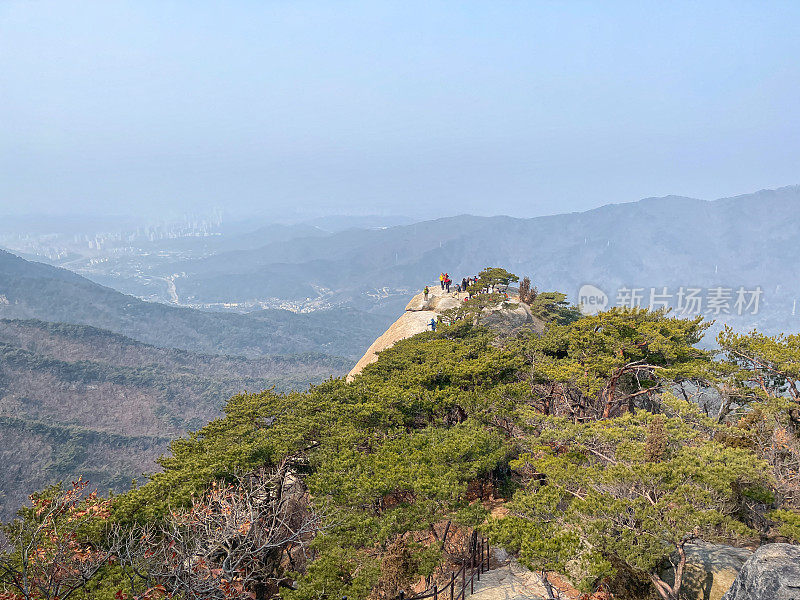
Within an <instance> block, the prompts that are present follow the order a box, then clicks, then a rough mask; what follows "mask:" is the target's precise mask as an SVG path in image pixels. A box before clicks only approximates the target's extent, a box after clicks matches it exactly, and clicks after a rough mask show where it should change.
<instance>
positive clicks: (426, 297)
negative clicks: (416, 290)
mask: <svg viewBox="0 0 800 600" xmlns="http://www.w3.org/2000/svg"><path fill="white" fill-rule="evenodd" d="M423 291H424V293H425V300H427V299H428V294H429V293H430V290H429V289H428V286H427V285H426V286H425V290H423Z"/></svg>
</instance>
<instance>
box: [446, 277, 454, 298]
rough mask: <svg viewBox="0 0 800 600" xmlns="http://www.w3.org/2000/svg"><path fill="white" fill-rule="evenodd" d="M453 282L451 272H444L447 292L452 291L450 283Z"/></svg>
mask: <svg viewBox="0 0 800 600" xmlns="http://www.w3.org/2000/svg"><path fill="white" fill-rule="evenodd" d="M451 283H453V280H452V279H450V274H449V273H445V274H444V287H445V288H446V289H447V293H448V294H449V293H450V284H451Z"/></svg>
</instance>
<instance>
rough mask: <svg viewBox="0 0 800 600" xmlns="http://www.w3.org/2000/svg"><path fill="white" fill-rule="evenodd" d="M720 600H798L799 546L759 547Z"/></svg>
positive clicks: (769, 545)
mask: <svg viewBox="0 0 800 600" xmlns="http://www.w3.org/2000/svg"><path fill="white" fill-rule="evenodd" d="M722 598H723V600H800V546H795V545H792V544H767V545H765V546H761V547H760V548H759V549H758V550H756V551H755V552H754V553H753V555H752V556H751V557H750V558H749V559H747V562H746V563H744V566H742V570H741V571H739V575H738V577H736V580H735V581H734V582H733V585H732V586H731V589H730V590H728V592H727V593H726V594H725V595H724V596H723V597H722Z"/></svg>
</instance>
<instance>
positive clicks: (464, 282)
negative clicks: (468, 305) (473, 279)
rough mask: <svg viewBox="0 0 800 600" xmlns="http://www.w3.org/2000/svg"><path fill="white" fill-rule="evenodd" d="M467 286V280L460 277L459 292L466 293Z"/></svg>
mask: <svg viewBox="0 0 800 600" xmlns="http://www.w3.org/2000/svg"><path fill="white" fill-rule="evenodd" d="M467 285H468V284H467V278H466V277H462V278H461V291H462V292H466V291H467Z"/></svg>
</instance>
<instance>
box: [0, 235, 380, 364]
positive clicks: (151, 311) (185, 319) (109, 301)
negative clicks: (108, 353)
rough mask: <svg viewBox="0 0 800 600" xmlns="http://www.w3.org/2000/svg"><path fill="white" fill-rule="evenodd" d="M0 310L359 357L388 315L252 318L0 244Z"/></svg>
mask: <svg viewBox="0 0 800 600" xmlns="http://www.w3.org/2000/svg"><path fill="white" fill-rule="evenodd" d="M0 317H5V318H14V319H30V318H33V319H41V320H44V321H53V322H65V323H79V324H84V325H92V326H94V327H99V328H102V329H107V330H110V331H114V332H116V333H121V334H124V335H126V336H128V337H131V338H133V339H136V340H139V341H142V342H146V343H148V344H153V345H155V346H161V347H166V348H181V349H185V350H191V351H193V352H205V353H209V354H235V355H243V356H251V357H254V356H260V355H264V354H297V353H303V352H315V353H324V354H330V355H335V356H352V357H358V356H360V355H361V353H363V351H364V350H365V349H366V348H367V347H368V346H369V345H370V344H371V343H372V340H373V339H374V338H375V336H376V335H377V333H378V332H380V331H381V330H382V329H383V328H385V326H386V324H387V323H386V319H385V318H381V317H376V316H374V315H369V314H363V313H360V312H358V311H355V310H338V309H336V310H330V311H323V312H319V313H317V314H314V315H306V314H295V313H292V312H289V311H285V310H267V311H261V312H259V313H258V315H257V317H258V318H257V319H252V318H250V317H248V316H246V315H240V314H232V313H212V312H202V311H198V310H192V309H188V308H180V307H175V306H167V305H164V304H159V303H156V302H144V301H142V300H139V299H137V298H134V297H132V296H126V295H125V294H121V293H120V292H117V291H115V290H112V289H110V288H107V287H103V286H101V285H98V284H96V283H93V282H91V281H89V280H88V279H85V278H84V277H81V276H79V275H76V274H75V273H72V272H70V271H67V270H65V269H60V268H57V267H52V266H50V265H45V264H42V263H36V262H30V261H26V260H23V259H21V258H19V257H17V256H14V255H13V254H10V253H8V252H4V251H2V250H0Z"/></svg>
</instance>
